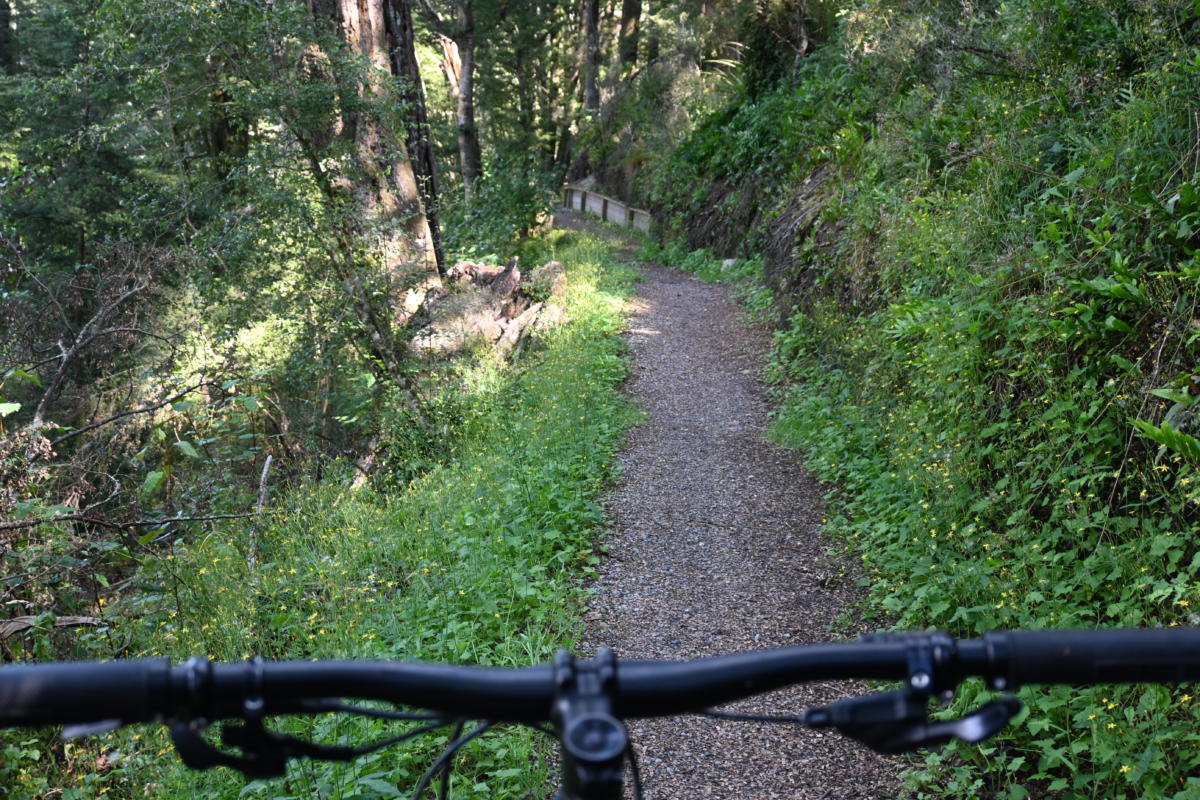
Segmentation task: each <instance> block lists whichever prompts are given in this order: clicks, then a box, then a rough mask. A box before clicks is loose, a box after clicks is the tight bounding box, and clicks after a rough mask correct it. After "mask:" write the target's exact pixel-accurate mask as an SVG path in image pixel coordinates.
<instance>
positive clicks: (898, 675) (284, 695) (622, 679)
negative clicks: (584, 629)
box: [0, 628, 1200, 727]
mask: <svg viewBox="0 0 1200 800" xmlns="http://www.w3.org/2000/svg"><path fill="white" fill-rule="evenodd" d="M973 676H974V677H982V678H984V679H985V680H987V681H988V682H989V683H990V685H991V686H992V687H993V688H996V689H1013V688H1016V687H1018V686H1022V685H1026V684H1034V683H1059V684H1081V685H1082V684H1093V683H1181V682H1188V681H1200V629H1192V628H1170V629H1155V630H1094V631H1014V632H993V633H988V634H985V635H984V636H983V637H982V638H980V639H973V640H963V641H958V642H955V641H954V640H952V639H950V637H949V636H946V635H944V634H889V635H882V636H874V637H866V638H864V640H862V641H860V642H857V643H847V644H824V645H808V646H804V645H802V646H795V647H786V648H780V649H776V650H763V651H758V652H751V653H741V654H736V655H726V656H717V657H713V658H705V659H698V660H695V661H681V662H646V661H623V662H620V664H619V666H618V668H617V671H616V680H615V686H614V689H613V691H612V705H613V713H614V715H616V716H618V717H621V718H635V717H651V716H668V715H673V714H680V713H687V712H693V711H698V710H701V709H705V708H709V707H711V706H716V705H720V704H722V703H726V702H730V701H732V700H736V699H739V698H742V697H747V696H750V695H755V694H761V693H763V692H767V691H770V690H773V689H778V688H781V687H783V686H787V685H790V684H793V683H801V682H806V681H814V680H833V679H900V680H907V681H908V682H909V684H910V686H911V688H914V689H918V690H923V691H930V692H932V691H943V690H948V689H953V687H954V686H956V685H957V684H958V683H960V682H961V681H962V680H963V679H965V678H967V677H973ZM557 691H558V685H557V684H556V671H555V668H554V667H552V666H548V665H547V666H538V667H526V668H522V669H499V668H487V667H466V666H446V665H439V664H423V663H394V662H372V661H367V662H351V661H324V662H320V661H318V662H307V661H298V662H274V663H264V662H259V661H251V662H245V663H241V664H209V663H208V662H207V661H205V660H203V659H193V660H191V661H189V662H187V663H186V664H184V665H181V666H177V667H171V666H169V663H168V661H167V659H165V658H158V659H142V660H136V661H117V662H107V663H86V662H85V663H67V664H29V665H16V666H5V667H0V727H25V726H36V725H51V724H68V723H86V722H97V721H101V720H110V719H116V720H120V721H121V722H123V723H134V722H149V721H153V720H160V719H192V718H204V719H206V720H209V721H213V720H219V719H230V718H237V717H242V716H244V714H245V711H244V709H245V704H246V702H247V700H251V699H261V701H262V703H263V712H262V713H264V714H266V715H272V714H288V713H304V712H305V710H306V709H305V706H304V703H305V701H310V700H315V699H327V698H353V699H358V700H378V701H386V702H391V703H396V704H400V705H407V706H414V707H420V708H427V709H432V710H436V711H438V712H441V713H444V714H446V715H447V716H454V717H469V718H473V719H491V720H496V721H511V722H539V721H546V720H548V719H550V718H551V711H552V706H553V704H554V700H555V697H556V692H557Z"/></svg>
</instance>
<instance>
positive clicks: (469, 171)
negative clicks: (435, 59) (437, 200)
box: [418, 0, 483, 204]
mask: <svg viewBox="0 0 1200 800" xmlns="http://www.w3.org/2000/svg"><path fill="white" fill-rule="evenodd" d="M418 2H419V3H420V5H421V10H422V11H423V12H425V16H426V18H428V20H429V22H430V24H431V25H433V29H434V30H435V31H437V32H438V33H439V34H440V35H441V36H442V56H443V57H442V69H443V70H444V71H445V73H446V79H447V80H451V79H452V78H453V77H455V73H456V72H457V78H458V83H457V86H455V85H454V84H453V81H452V83H451V85H452V87H453V88H452V89H451V94H453V95H454V97H455V99H456V101H457V108H456V109H455V125H456V127H457V128H458V158H459V163H460V165H461V167H462V179H463V197H464V199H465V200H466V201H467V203H468V204H470V202H471V199H472V197H473V196H474V193H475V183H476V182H477V181H478V180H479V177H480V176H481V175H483V155H482V153H481V152H480V149H479V128H478V127H476V125H475V9H474V8H473V6H472V4H471V3H472V0H458V2H456V3H455V4H454V22H453V23H451V22H448V21H447V20H445V19H443V18H442V17H441V16H440V15H439V14H438V13H437V10H436V9H435V8H434V7H433V6H432V5H431V4H430V2H429V0H418ZM447 39H448V40H451V41H452V42H453V43H454V47H453V48H451V47H449V45H448V44H447V41H446V40H447ZM454 51H457V53H455V52H454Z"/></svg>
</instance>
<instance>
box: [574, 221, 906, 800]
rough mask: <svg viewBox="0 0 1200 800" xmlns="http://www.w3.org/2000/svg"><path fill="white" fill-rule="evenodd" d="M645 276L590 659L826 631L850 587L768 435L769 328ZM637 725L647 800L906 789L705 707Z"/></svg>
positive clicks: (775, 731) (824, 636)
mask: <svg viewBox="0 0 1200 800" xmlns="http://www.w3.org/2000/svg"><path fill="white" fill-rule="evenodd" d="M556 225H558V226H560V227H584V226H587V225H586V223H584V222H582V221H581V220H578V218H572V217H571V216H570V215H560V216H558V217H557V218H556ZM587 227H590V226H587ZM645 275H646V280H645V281H644V282H643V283H642V284H641V285H640V287H639V291H638V297H637V300H636V303H635V305H634V310H633V315H632V318H631V320H630V331H629V333H628V339H629V342H630V345H631V348H632V351H633V352H632V355H633V361H634V372H633V376H632V377H631V379H630V381H629V383H628V387H627V391H628V392H629V394H630V395H631V396H632V397H633V398H634V400H635V401H636V402H637V403H638V404H639V405H640V406H641V407H642V408H643V410H644V411H645V412H646V413H647V415H648V417H647V419H646V421H645V422H644V423H643V424H642V425H640V426H638V427H637V428H635V429H634V430H633V431H632V432H631V435H630V437H629V439H628V441H627V443H626V445H625V448H624V450H623V452H622V455H621V461H622V463H623V464H624V473H623V477H622V480H621V482H620V483H619V485H618V486H617V487H616V489H615V491H614V492H613V493H612V495H611V497H610V498H609V500H608V503H607V506H606V507H607V510H608V515H609V519H610V523H611V526H612V531H611V533H610V535H609V538H608V539H607V543H608V548H609V551H608V558H607V561H606V563H605V564H604V565H603V566H602V567H601V575H600V578H599V580H598V582H597V585H596V590H597V592H596V596H595V599H594V600H593V603H592V606H591V608H590V610H589V612H588V620H587V622H588V630H587V636H586V639H587V641H586V642H585V643H583V645H582V646H581V648H580V652H583V653H588V652H592V651H593V650H594V649H595V647H596V646H598V645H610V646H612V647H613V649H614V650H615V651H616V653H617V655H618V656H619V657H622V658H650V659H682V658H695V657H699V656H706V655H714V654H718V653H728V652H736V651H745V650H752V649H755V648H764V647H776V646H780V645H789V644H798V643H808V642H821V641H828V640H829V639H830V637H831V635H832V634H831V631H830V628H831V625H832V623H833V620H834V618H835V617H836V616H837V615H838V614H839V613H840V612H842V611H843V610H845V609H846V608H847V605H848V603H849V602H850V601H851V600H852V599H853V596H854V589H853V587H854V581H853V580H852V579H850V578H847V577H846V576H845V575H844V574H843V573H845V572H846V571H847V566H846V565H843V564H839V563H837V562H836V561H832V560H831V559H830V557H829V556H828V555H827V554H826V549H827V545H826V543H825V542H824V541H822V538H821V529H820V519H821V497H822V492H821V490H820V488H819V487H818V486H817V484H816V482H815V481H814V480H813V479H812V478H811V477H809V475H808V474H806V473H805V471H804V470H803V469H802V468H801V467H800V466H799V465H798V464H797V462H796V460H795V458H794V456H793V455H792V454H791V453H789V452H787V451H785V450H782V449H780V448H778V447H775V446H774V445H772V444H770V443H769V442H767V441H766V440H765V438H764V435H763V431H764V429H765V427H766V425H767V412H768V405H767V402H766V399H765V398H764V394H763V390H762V386H761V384H760V383H759V380H758V375H759V372H760V369H761V359H762V357H763V354H764V353H765V351H766V348H767V345H768V333H767V332H766V331H765V330H759V329H755V328H752V327H747V326H746V325H745V324H744V322H743V321H742V320H741V318H740V316H741V315H740V313H739V311H738V309H737V307H736V305H735V304H734V302H733V301H732V300H731V299H730V298H729V295H728V292H727V291H726V290H725V289H724V288H723V287H720V286H716V285H711V284H706V283H703V282H701V281H699V280H697V279H695V278H693V277H691V276H689V275H685V274H683V273H679V272H676V271H673V270H669V269H664V268H661V267H653V266H649V267H646V269H645ZM849 574H850V575H851V576H852V575H853V572H852V570H851V571H850V572H849ZM848 693H849V691H848V689H847V687H846V686H845V685H844V684H842V685H824V684H812V685H809V686H806V687H803V688H800V689H792V690H789V691H787V692H785V693H778V694H775V695H771V696H769V697H768V698H766V702H761V701H755V702H747V703H745V704H741V705H739V706H738V708H739V709H756V710H763V711H766V710H774V711H784V710H793V711H799V710H801V709H803V708H805V707H808V706H811V705H814V704H821V703H827V702H830V701H832V700H835V699H838V698H839V697H843V696H846V695H847V694H848ZM630 733H631V735H632V737H633V741H634V742H635V745H636V746H637V749H638V752H639V756H640V762H641V767H642V774H643V780H644V784H645V787H646V796H647V798H649V799H651V800H662V799H663V798H689V800H698V799H699V798H729V799H730V800H732V799H733V798H738V800H744V799H746V798H779V797H793V798H804V799H805V800H849V799H850V798H885V797H888V798H890V797H893V796H895V794H896V779H895V772H896V764H895V762H891V761H888V760H885V759H883V758H881V757H879V756H876V755H875V754H873V753H871V752H870V751H869V750H866V749H865V748H863V747H860V746H859V745H857V744H855V743H853V742H850V741H847V740H844V739H842V738H841V737H840V736H838V735H837V734H833V733H827V732H824V731H820V732H818V731H808V730H803V729H794V728H791V727H790V726H788V727H783V726H778V725H775V726H767V725H758V724H746V723H733V722H727V721H717V720H709V719H705V718H700V717H685V718H677V719H671V720H665V721H655V722H645V721H634V722H632V723H631V724H630Z"/></svg>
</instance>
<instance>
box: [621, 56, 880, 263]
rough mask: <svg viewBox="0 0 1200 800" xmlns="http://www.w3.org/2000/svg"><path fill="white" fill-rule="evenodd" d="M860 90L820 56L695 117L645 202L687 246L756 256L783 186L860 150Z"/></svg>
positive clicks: (653, 173) (843, 69)
mask: <svg viewBox="0 0 1200 800" xmlns="http://www.w3.org/2000/svg"><path fill="white" fill-rule="evenodd" d="M865 89H866V87H864V86H863V85H862V84H861V82H857V81H855V80H854V79H853V75H852V73H851V71H850V70H849V68H848V66H847V64H846V63H845V61H844V60H843V59H842V57H841V55H840V54H839V53H838V52H837V51H836V49H834V48H831V47H830V48H820V49H818V50H817V51H816V52H815V53H813V54H812V55H811V56H810V57H808V58H806V59H804V60H803V61H802V62H801V63H800V65H799V67H798V70H797V76H796V79H795V82H794V83H793V82H790V81H780V82H778V83H776V84H775V85H774V86H773V87H771V88H769V89H765V90H762V91H760V92H758V93H756V94H755V95H754V96H753V98H750V97H744V98H742V101H741V102H736V101H735V102H732V103H730V104H729V105H728V106H727V107H726V108H725V109H723V110H721V111H718V112H717V113H714V114H712V115H710V116H708V117H707V118H705V119H703V120H701V121H700V122H699V124H697V125H696V126H695V127H694V129H693V130H691V131H690V133H689V134H688V135H687V137H686V138H685V139H684V140H683V141H682V142H681V143H680V145H679V146H678V147H677V148H675V149H674V151H673V152H672V153H671V154H670V156H669V157H668V158H665V159H663V160H661V161H660V162H658V163H656V164H654V165H653V167H652V169H650V170H649V171H648V175H647V176H646V177H644V178H642V179H641V180H642V182H643V185H644V186H645V187H646V188H644V189H643V191H644V193H645V194H646V197H647V201H648V202H649V204H650V206H651V207H652V208H653V209H654V210H655V214H656V216H658V217H659V218H661V221H662V222H663V223H665V224H666V225H667V226H673V232H675V233H683V234H686V235H687V236H688V239H689V241H690V242H691V244H692V245H693V246H697V245H701V244H711V245H714V246H716V247H718V248H721V249H723V250H726V251H732V250H735V249H738V248H741V249H742V250H743V251H745V252H750V251H752V250H753V249H754V248H755V247H756V246H757V245H758V244H760V240H759V239H758V238H757V237H758V235H759V234H761V232H762V223H763V219H764V215H765V214H766V212H767V210H768V209H769V208H771V207H772V206H773V205H774V204H775V202H776V201H777V200H778V198H779V197H780V196H781V195H784V194H785V193H786V192H787V191H788V187H789V186H791V185H793V184H794V183H795V182H798V181H801V180H803V177H804V176H805V175H806V174H807V173H808V172H810V171H811V170H812V169H813V167H815V166H816V165H818V164H820V163H822V162H824V161H826V160H828V159H830V158H831V157H834V158H836V159H837V160H840V161H846V160H849V159H851V158H852V156H853V154H854V153H855V152H856V151H857V149H860V148H861V144H862V138H863V134H862V127H861V124H860V123H859V122H858V120H859V119H860V117H862V116H863V115H865V114H866V113H867V112H866V109H867V105H866V103H867V98H866V95H865ZM756 226H757V227H756Z"/></svg>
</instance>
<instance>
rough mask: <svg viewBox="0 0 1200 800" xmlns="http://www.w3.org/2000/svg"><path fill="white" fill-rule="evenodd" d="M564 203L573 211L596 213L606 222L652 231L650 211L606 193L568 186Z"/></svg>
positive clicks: (645, 231) (565, 190)
mask: <svg viewBox="0 0 1200 800" xmlns="http://www.w3.org/2000/svg"><path fill="white" fill-rule="evenodd" d="M563 205H564V206H565V207H567V208H569V209H571V210H573V211H586V212H587V213H589V214H595V215H596V216H597V217H599V218H600V219H602V220H605V221H606V222H615V223H617V224H618V225H624V226H625V227H627V228H636V229H637V230H639V231H642V232H644V233H649V232H650V222H651V217H650V212H649V211H646V210H645V209H641V208H634V207H633V206H630V205H628V204H626V203H622V202H621V201H620V200H617V199H615V198H612V197H608V196H606V195H602V194H597V193H596V192H592V191H588V190H587V189H580V188H579V187H578V186H567V187H566V188H564V189H563Z"/></svg>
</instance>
